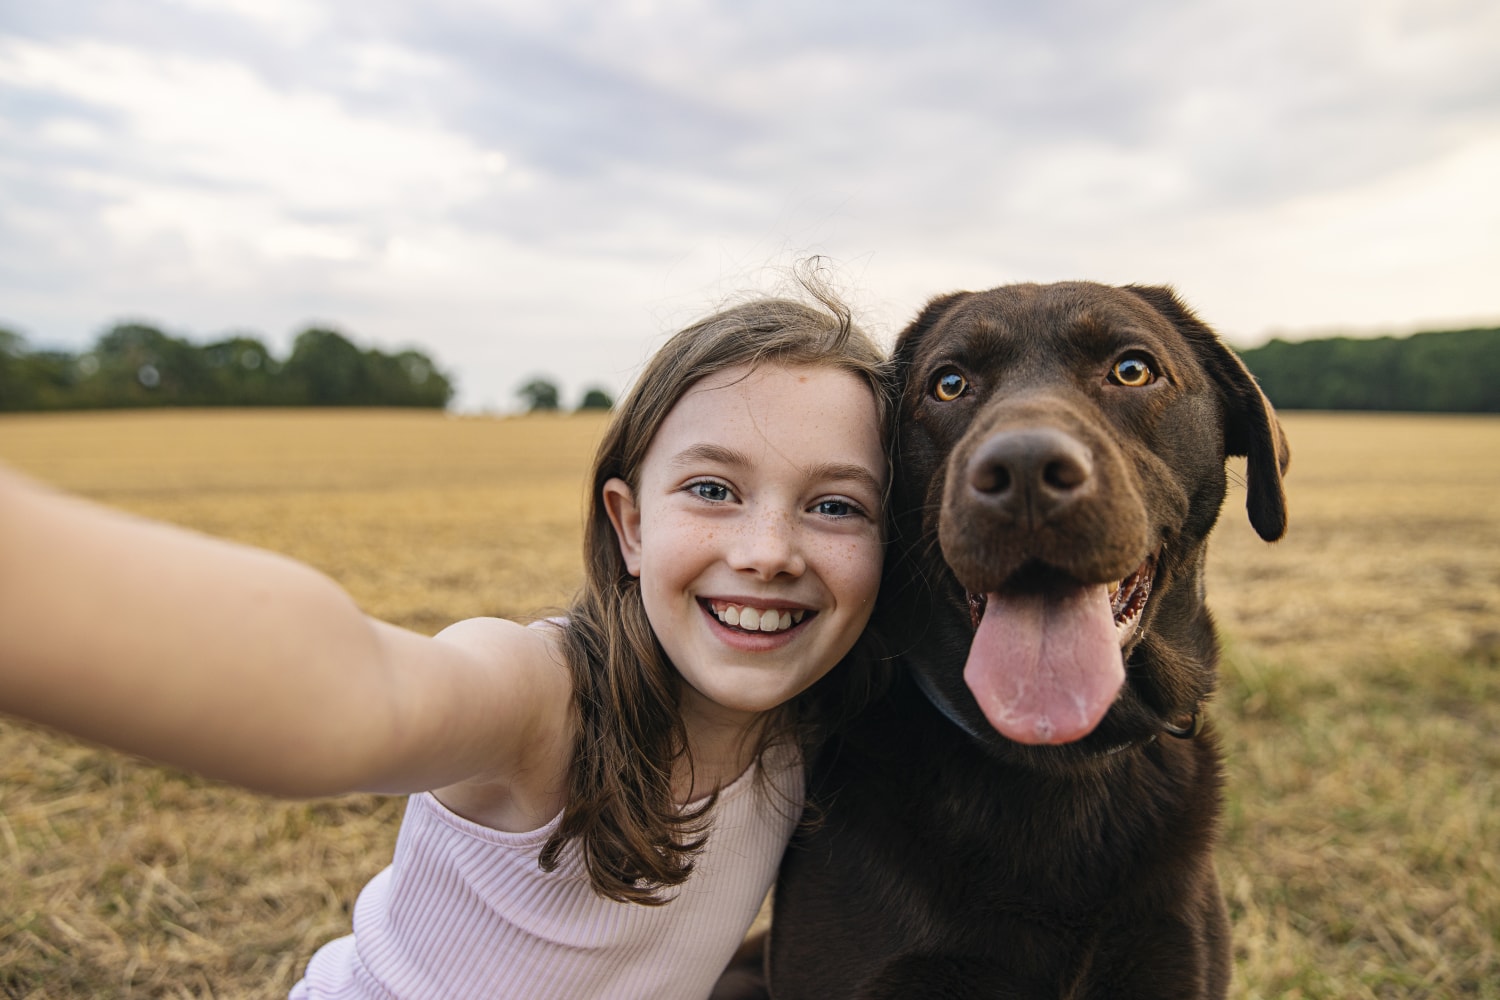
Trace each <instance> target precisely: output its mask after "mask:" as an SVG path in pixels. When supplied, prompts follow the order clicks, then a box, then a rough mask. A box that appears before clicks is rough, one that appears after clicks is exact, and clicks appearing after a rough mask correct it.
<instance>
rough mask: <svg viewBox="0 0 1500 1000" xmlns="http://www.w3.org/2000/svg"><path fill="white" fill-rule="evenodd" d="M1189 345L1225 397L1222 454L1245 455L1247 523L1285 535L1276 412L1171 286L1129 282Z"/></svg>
mask: <svg viewBox="0 0 1500 1000" xmlns="http://www.w3.org/2000/svg"><path fill="white" fill-rule="evenodd" d="M1128 290H1129V291H1132V292H1134V293H1135V294H1136V295H1139V296H1140V297H1141V298H1143V299H1145V300H1146V302H1147V303H1148V304H1150V306H1151V307H1152V308H1153V309H1155V310H1156V311H1157V312H1159V313H1161V314H1162V315H1163V316H1165V317H1166V318H1167V319H1168V320H1169V321H1170V322H1171V323H1172V325H1173V326H1175V327H1177V329H1178V331H1179V332H1181V333H1182V335H1183V336H1184V337H1185V338H1187V341H1188V343H1189V344H1190V345H1192V347H1193V350H1194V352H1195V353H1196V354H1197V355H1198V360H1199V361H1200V362H1202V363H1203V366H1204V368H1205V369H1207V371H1208V373H1209V375H1210V376H1211V377H1212V378H1213V380H1214V382H1215V383H1216V384H1217V385H1218V387H1219V392H1220V393H1221V394H1222V396H1223V398H1224V453H1225V455H1226V456H1229V455H1244V456H1245V479H1246V481H1247V482H1246V493H1247V498H1246V503H1245V506H1246V508H1247V509H1248V510H1249V512H1250V523H1251V525H1253V526H1254V528H1255V530H1256V533H1257V534H1259V535H1260V537H1262V538H1264V539H1265V540H1266V541H1268V542H1274V541H1276V539H1278V538H1280V537H1281V536H1282V535H1284V534H1286V493H1285V491H1283V489H1282V486H1281V478H1282V476H1284V475H1285V474H1286V469H1287V464H1288V463H1289V462H1290V460H1291V452H1290V451H1289V450H1288V448H1287V442H1286V435H1285V434H1284V433H1283V432H1282V430H1281V423H1280V422H1279V421H1278V420H1277V419H1276V412H1275V411H1274V410H1272V409H1271V403H1270V401H1269V400H1267V399H1266V396H1265V393H1263V392H1261V391H1260V386H1259V385H1258V384H1256V381H1255V377H1254V376H1253V375H1251V374H1250V370H1249V369H1248V368H1246V367H1245V363H1244V362H1243V361H1241V360H1240V359H1239V356H1238V355H1236V354H1235V353H1234V352H1233V351H1231V350H1230V349H1229V348H1228V347H1227V346H1225V344H1224V342H1223V341H1222V340H1220V339H1219V337H1218V335H1217V334H1215V333H1214V332H1213V331H1212V330H1210V329H1209V328H1208V327H1207V326H1206V325H1205V324H1204V323H1203V322H1202V321H1201V320H1199V319H1198V317H1196V316H1194V315H1193V313H1192V311H1191V310H1189V309H1188V307H1187V306H1185V305H1183V304H1182V302H1181V301H1180V300H1179V299H1178V298H1177V296H1176V294H1175V293H1173V291H1172V289H1170V288H1165V287H1148V286H1143V285H1130V286H1128Z"/></svg>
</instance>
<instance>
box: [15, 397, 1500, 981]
mask: <svg viewBox="0 0 1500 1000" xmlns="http://www.w3.org/2000/svg"><path fill="white" fill-rule="evenodd" d="M1285 424H1286V427H1287V430H1288V433H1289V435H1290V437H1291V440H1292V450H1293V465H1292V473H1291V477H1290V479H1289V481H1288V492H1289V495H1290V502H1291V509H1292V520H1291V530H1290V532H1289V534H1288V536H1287V538H1286V540H1285V541H1283V542H1281V543H1280V544H1278V545H1275V546H1267V545H1264V544H1263V543H1261V542H1260V541H1259V539H1257V538H1256V537H1255V535H1254V533H1253V532H1252V531H1251V530H1250V528H1249V525H1248V524H1247V523H1246V522H1245V519H1244V515H1243V510H1242V500H1243V498H1242V497H1241V496H1239V495H1233V496H1231V498H1230V501H1229V503H1228V504H1227V505H1226V509H1225V516H1224V518H1223V521H1222V523H1221V526H1220V529H1219V531H1218V534H1217V537H1216V538H1215V540H1214V544H1213V547H1212V551H1211V557H1210V580H1209V585H1210V591H1209V601H1210V604H1211V605H1212V606H1213V607H1214V609H1215V611H1216V614H1217V616H1218V619H1219V621H1220V624H1221V628H1222V631H1223V632H1224V635H1225V639H1226V645H1227V647H1228V655H1227V657H1226V662H1225V664H1224V669H1223V677H1224V684H1223V691H1222V693H1221V695H1220V697H1219V699H1218V701H1217V703H1216V706H1215V708H1214V717H1215V720H1216V722H1217V723H1218V725H1219V726H1220V729H1221V731H1222V732H1223V733H1224V735H1225V738H1226V749H1227V751H1228V757H1229V765H1228V772H1229V784H1230V796H1229V803H1228V809H1227V814H1226V823H1225V837H1224V843H1223V845H1222V847H1221V850H1220V853H1219V863H1220V871H1221V875H1222V877H1223V881H1224V887H1225V892H1226V895H1227V896H1228V897H1229V901H1230V907H1231V911H1232V915H1233V917H1234V920H1235V956H1236V970H1235V976H1236V979H1235V986H1234V991H1233V995H1234V996H1235V997H1239V998H1249V997H1339V998H1343V997H1488V998H1496V997H1500V795H1497V779H1496V774H1497V771H1500V420H1497V419H1494V418H1487V417H1447V416H1432V417H1416V416H1399V415H1330V414H1308V413H1294V414H1289V415H1286V416H1285ZM602 426H603V424H602V420H601V419H600V418H598V417H591V416H558V417H547V418H537V417H526V418H509V419H477V418H476V419H468V418H457V417H449V416H443V415H440V414H433V413H420V412H415V413H405V412H389V411H323V412H307V411H258V412H244V411H225V412H215V411H189V412H176V413H169V412H126V413H114V414H63V415H52V416H6V417H0V461H5V462H8V463H10V464H12V465H14V466H16V467H18V468H20V469H22V470H23V471H26V472H28V473H30V474H31V475H33V476H36V477H38V478H40V479H43V480H46V481H49V482H52V483H55V484H57V485H59V486H61V487H64V488H67V489H69V490H73V491H76V492H78V493H81V494H83V495H85V496H88V497H91V498H94V499H97V500H100V501H102V502H106V503H110V504H114V505H117V506H119V507H122V508H125V509H128V510H131V511H134V512H137V513H140V514H144V515H147V516H151V517H157V518H162V519H165V520H170V521H173V522H176V523H179V524H183V525H187V526H189V527H192V528H194V529H197V530H200V531H206V532H210V533H213V534H216V535H221V536H224V537H228V538H233V539H237V540H241V541H244V542H248V543H252V544H256V545H262V546H267V547H270V548H273V549H276V550H278V551H281V552H285V553H287V554H290V555H292V556H295V557H297V558H299V559H302V560H305V561H307V562H309V563H311V564H312V565H314V566H317V567H319V568H320V569H322V570H324V571H325V572H327V573H329V574H330V575H332V576H333V577H335V578H336V579H338V580H339V581H340V582H341V583H343V584H344V586H345V587H347V588H348V589H349V590H350V592H351V593H353V594H354V596H355V597H356V598H357V599H358V600H359V601H360V602H361V604H362V605H363V606H364V607H365V608H366V609H367V610H368V611H370V612H371V613H373V614H376V615H379V616H381V617H384V618H387V619H389V620H391V621H394V622H397V623H400V624H403V625H407V626H409V627H411V628H414V629H418V630H421V631H425V632H431V631H435V630H437V629H438V628H440V627H442V626H443V625H445V624H447V623H448V622H450V621H453V620H456V619H459V618H464V617H469V616H472V615H485V614H495V615H512V616H524V615H528V614H532V613H536V612H538V611H545V610H547V609H549V608H554V607H556V606H558V605H560V604H562V603H563V602H565V601H566V600H567V598H568V596H569V594H570V593H571V591H572V589H573V587H574V586H575V585H576V582H577V577H578V566H579V559H578V551H579V541H580V517H579V510H580V501H581V497H582V488H583V487H582V477H583V473H584V470H585V468H586V466H587V463H588V459H589V456H590V454H591V451H592V447H593V444H594V442H595V440H596V439H597V436H598V434H599V432H600V431H601V429H602ZM149 573H150V568H149V567H142V576H143V585H148V584H149ZM80 627H87V623H80ZM401 808H402V803H401V801H400V800H399V799H383V798H377V797H373V796H358V797H352V798H348V799H341V800H337V801H324V802H310V803H309V802H290V803H289V802H276V801H272V800H267V799H263V798H258V797H256V796H253V795H249V794H245V793H241V792H238V791H236V790H234V789H230V788H225V787H223V786H219V785H215V784H213V783H210V782H205V781H202V780H200V779H197V778H195V777H193V776H191V775H184V774H181V773H178V772H173V771H168V770H163V769H159V768H155V767H151V766H149V765H144V764H140V763H138V762H135V761H132V760H129V759H127V758H123V757H121V756H119V755H116V754H113V753H109V752H106V751H100V750H96V749H93V748H91V747H87V746H83V745H80V744H78V743H76V742H73V741H71V740H67V739H64V738H59V737H56V736H53V735H51V734H48V733H45V732H42V731H39V730H37V729H35V728H33V727H30V726H26V725H23V724H19V723H14V722H8V721H0V995H3V996H6V997H28V998H42V997H49V998H61V997H74V996H120V997H179V996H181V997H188V996H194V997H201V996H216V997H242V996H243V997H273V996H282V995H284V994H285V992H286V989H287V988H288V987H289V986H290V985H291V983H292V982H294V981H295V980H296V978H297V977H298V975H299V974H300V970H301V968H302V967H303V965H304V964H305V963H306V961H307V958H308V957H309V955H310V954H311V953H312V951H313V950H314V949H315V948H316V947H317V946H318V945H319V944H320V943H322V942H323V941H325V940H327V939H329V938H331V937H334V936H338V935H341V934H344V933H347V931H348V922H349V916H348V911H349V907H350V905H351V903H352V901H353V899H354V896H355V895H356V894H357V892H358V890H359V888H360V887H361V886H362V885H363V884H364V882H365V881H366V880H367V879H368V878H369V877H370V876H372V875H373V874H374V873H375V872H376V871H378V870H379V869H380V868H381V867H383V866H384V865H385V864H386V862H387V861H388V859H389V856H390V851H391V846H392V844H393V842H394V838H395V833H396V825H397V822H398V821H399V816H400V812H401Z"/></svg>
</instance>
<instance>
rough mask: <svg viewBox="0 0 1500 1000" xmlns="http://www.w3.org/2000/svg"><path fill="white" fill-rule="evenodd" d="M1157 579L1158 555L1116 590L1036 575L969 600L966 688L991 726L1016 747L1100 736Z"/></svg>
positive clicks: (1045, 572) (1028, 571)
mask: <svg viewBox="0 0 1500 1000" xmlns="http://www.w3.org/2000/svg"><path fill="white" fill-rule="evenodd" d="M1155 575H1156V557H1155V556H1154V555H1153V556H1149V557H1147V559H1146V560H1145V561H1144V562H1142V563H1141V565H1140V566H1138V567H1137V568H1136V569H1135V571H1134V572H1132V573H1131V574H1130V575H1129V576H1127V577H1125V578H1124V579H1123V580H1121V581H1119V582H1118V583H1114V584H1103V583H1100V584H1081V583H1079V582H1077V581H1076V580H1074V579H1072V578H1071V577H1068V576H1066V575H1065V574H1062V573H1059V572H1057V571H1056V570H1051V569H1046V568H1039V567H1035V566H1031V567H1026V568H1023V569H1022V570H1021V571H1019V572H1018V573H1016V574H1015V575H1014V576H1012V577H1011V578H1010V579H1009V580H1007V581H1006V582H1005V584H1004V585H1003V586H1002V587H1001V588H1000V589H999V590H997V591H992V592H990V593H982V594H972V593H971V594H970V595H969V613H970V615H971V617H972V619H973V622H974V640H973V642H972V643H971V645H970V647H969V659H968V662H967V664H965V666H964V682H965V683H966V684H968V686H969V690H970V691H971V692H972V693H973V695H974V699H975V701H977V702H978V704H979V707H980V709H981V710H983V712H984V714H985V718H987V719H989V721H990V724H991V725H992V726H994V727H995V729H996V730H998V731H999V732H1000V733H1001V734H1002V735H1004V736H1006V737H1008V738H1010V739H1013V740H1015V741H1016V742H1018V743H1033V744H1041V743H1070V742H1072V741H1074V740H1078V739H1082V738H1083V737H1084V736H1087V735H1088V734H1089V733H1091V732H1093V730H1094V727H1095V726H1097V725H1098V724H1099V720H1100V719H1102V718H1103V717H1104V713H1105V712H1107V711H1109V706H1110V705H1111V704H1113V703H1114V700H1115V697H1116V696H1117V695H1118V694H1119V692H1120V687H1121V685H1123V684H1124V682H1125V663H1124V658H1123V657H1122V655H1121V648H1122V647H1123V646H1125V645H1126V643H1128V642H1129V641H1130V639H1131V637H1132V636H1133V635H1134V634H1135V631H1136V628H1137V627H1138V626H1139V624H1140V619H1141V612H1142V611H1143V610H1145V607H1146V600H1147V598H1149V597H1150V596H1151V584H1152V581H1153V580H1154V579H1155Z"/></svg>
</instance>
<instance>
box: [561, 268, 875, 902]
mask: <svg viewBox="0 0 1500 1000" xmlns="http://www.w3.org/2000/svg"><path fill="white" fill-rule="evenodd" d="M810 290H811V291H812V294H813V295H814V296H815V297H816V298H817V299H818V301H819V303H820V305H821V306H822V308H821V309H819V308H815V307H813V306H811V305H806V304H804V303H802V302H797V301H792V300H789V299H760V300H756V301H753V302H748V303H745V304H743V305H739V306H735V307H734V308H730V309H726V310H724V311H723V312H720V313H716V314H714V315H712V316H709V317H708V318H707V319H704V320H701V321H699V322H697V323H694V324H693V325H692V326H690V327H688V328H687V329H685V330H682V331H681V332H679V333H677V334H676V335H674V336H673V337H672V338H671V339H670V340H668V341H667V343H666V344H665V345H663V347H662V348H661V349H660V350H659V351H658V352H657V353H656V354H655V355H654V356H653V357H652V358H651V360H650V361H649V362H648V363H647V365H646V368H645V370H644V371H643V372H642V373H641V375H640V377H639V378H638V379H637V381H636V383H635V386H634V388H633V389H631V391H630V393H629V394H628V395H627V396H626V397H625V399H624V400H623V401H622V402H621V403H620V405H619V406H618V408H617V409H616V412H615V416H614V419H613V420H612V421H611V423H610V425H609V428H608V430H607V431H606V432H605V434H604V439H603V441H601V442H600V444H599V451H598V454H597V455H596V457H595V460H594V471H593V478H592V480H591V483H590V487H591V492H590V494H589V501H588V520H587V522H586V524H585V526H584V561H585V566H584V581H585V582H584V586H583V589H582V590H581V591H580V592H579V594H578V596H577V597H576V598H575V599H574V601H573V603H572V605H571V606H570V607H569V609H568V622H567V626H566V628H565V629H564V636H565V639H564V646H565V649H566V652H567V657H568V662H569V666H570V668H571V669H572V673H573V691H574V700H575V704H576V706H577V711H578V718H579V733H578V743H577V746H576V747H575V749H574V752H573V760H572V764H571V766H570V769H569V773H568V796H567V800H568V804H567V806H566V808H565V809H564V811H563V815H562V820H561V822H560V823H559V825H558V827H557V829H556V831H554V832H553V834H552V836H551V837H550V838H549V839H548V841H547V843H546V845H545V847H544V848H543V849H542V852H541V858H540V862H541V866H542V867H543V868H544V869H546V870H548V871H551V870H553V869H554V868H555V867H556V866H557V863H558V861H559V859H560V857H561V853H562V850H563V848H564V847H565V846H566V845H567V843H568V842H569V841H571V840H574V839H576V840H578V842H579V845H580V849H581V852H582V855H583V859H584V863H585V865H586V867H587V869H588V873H589V880H590V882H591V884H592V885H593V888H594V891H595V892H597V893H599V894H600V895H602V896H607V897H609V898H610V899H616V900H620V901H622V902H635V903H645V904H653V905H654V904H659V903H663V902H666V901H667V900H666V899H665V898H664V897H663V895H662V890H664V889H667V888H670V887H672V886H676V885H680V884H681V883H682V882H683V881H685V880H686V879H687V877H688V875H690V874H691V873H692V870H693V859H694V855H695V854H697V852H698V851H700V850H702V848H703V846H704V844H705V843H707V839H708V814H709V810H710V808H711V807H712V806H713V804H714V802H715V800H716V799H717V794H715V795H714V796H710V797H709V799H708V800H707V802H706V803H705V804H703V805H701V806H699V807H698V808H696V809H691V810H687V809H683V808H682V806H681V805H680V804H679V803H677V802H675V801H674V800H673V796H672V772H673V766H674V764H676V762H677V761H679V760H683V759H686V761H687V763H688V765H689V766H691V763H692V760H691V754H690V751H689V749H688V743H687V731H686V728H685V727H684V724H683V720H682V715H681V712H680V711H679V707H678V694H679V686H680V683H681V680H680V677H679V675H678V673H677V671H676V669H675V668H674V667H673V666H672V664H671V662H670V661H669V660H668V659H667V656H666V653H665V652H664V651H663V650H662V647H661V643H660V642H658V641H657V638H656V634H655V633H654V632H653V631H652V629H651V623H650V622H649V621H648V620H647V618H646V611H645V607H644V606H643V605H642V603H641V592H640V586H639V581H638V580H637V579H636V578H635V577H633V576H631V575H630V573H629V572H628V571H627V570H626V567H625V562H624V559H623V557H622V556H621V554H620V546H619V543H618V541H617V539H616V537H615V533H614V529H613V527H612V525H611V524H610V521H609V515H608V513H607V511H606V509H605V506H604V503H603V501H602V492H601V491H602V489H603V487H604V484H605V483H606V482H607V481H609V480H610V479H612V478H615V477H618V478H620V479H622V480H624V481H625V482H626V483H628V484H629V485H630V488H631V489H632V490H633V491H639V488H640V470H641V463H642V461H643V459H644V458H645V455H646V450H647V449H648V448H649V447H650V445H651V441H652V439H653V438H654V437H655V436H656V431H657V428H659V427H660V426H661V423H662V421H663V420H665V419H666V417H667V414H668V413H670V412H671V410H672V408H673V407H674V406H675V405H676V404H677V401H678V400H679V399H681V398H682V396H683V395H684V394H685V393H686V392H687V391H688V390H689V389H690V388H691V387H692V386H693V385H695V384H696V383H697V382H699V381H700V380H701V379H703V378H705V377H706V376H709V375H712V374H714V373H716V372H720V371H724V370H726V369H729V368H734V367H736V366H739V365H746V364H748V365H750V366H755V365H758V364H763V363H775V364H785V365H811V366H818V367H828V368H835V369H839V370H842V371H847V372H850V373H851V374H854V375H856V376H858V377H859V378H861V379H863V380H864V381H865V382H866V384H868V385H869V387H870V390H871V392H872V393H873V394H874V396H875V401H876V406H877V407H878V410H879V413H880V429H881V433H882V439H883V438H884V432H885V427H886V424H887V422H888V421H887V415H888V413H889V411H890V405H891V403H890V400H891V392H890V385H889V377H888V373H887V368H886V363H885V360H884V358H883V356H882V353H881V351H880V350H879V348H877V347H876V346H875V344H874V343H873V342H872V341H871V340H870V339H869V338H868V337H867V336H865V334H864V333H863V332H862V331H860V330H859V328H857V327H856V326H855V325H854V324H853V322H852V321H851V319H850V315H849V311H848V310H847V309H846V308H845V307H844V306H843V305H841V304H840V303H838V302H837V301H835V300H834V299H833V298H832V297H831V296H829V295H827V294H825V293H823V292H821V291H820V290H818V289H810ZM868 642H869V640H868V639H867V638H862V639H861V640H860V641H859V643H857V644H856V646H855V649H854V650H853V651H851V653H850V654H849V655H847V656H846V657H845V658H844V661H843V662H841V663H840V665H839V666H838V667H836V668H835V669H834V670H832V671H830V672H829V673H828V674H827V675H826V676H825V677H824V678H823V679H822V680H820V681H818V682H817V683H816V684H814V685H813V686H812V687H810V688H809V689H808V690H807V691H805V692H803V693H802V694H800V695H798V696H797V697H796V698H794V699H792V700H791V701H790V702H788V703H787V704H785V705H783V706H781V707H780V708H779V709H777V710H775V711H774V712H773V713H771V715H770V717H769V718H768V719H767V724H766V725H765V726H764V727H763V729H762V732H761V735H760V740H759V743H758V745H757V747H756V759H757V761H759V760H760V759H761V757H762V755H763V754H764V753H765V750H766V749H767V747H769V746H770V745H772V744H773V743H776V742H789V743H792V744H794V745H796V746H798V747H799V748H801V749H803V750H804V751H805V750H806V749H807V748H808V747H809V746H810V744H811V742H812V740H814V739H815V738H816V734H817V733H819V732H821V731H822V730H823V729H824V728H826V727H827V726H830V725H833V724H835V723H836V722H837V720H838V718H840V717H842V716H844V715H846V714H847V713H849V712H851V711H853V710H854V709H855V708H856V707H857V706H858V705H859V704H861V703H862V702H863V700H864V698H865V697H866V696H867V694H868V690H869V689H870V688H871V687H872V686H873V685H874V684H875V683H876V676H875V675H876V671H877V670H878V669H879V667H878V665H877V659H878V658H877V657H875V656H874V655H873V654H872V653H871V652H870V651H869V649H868V648H866V647H867V644H868Z"/></svg>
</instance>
